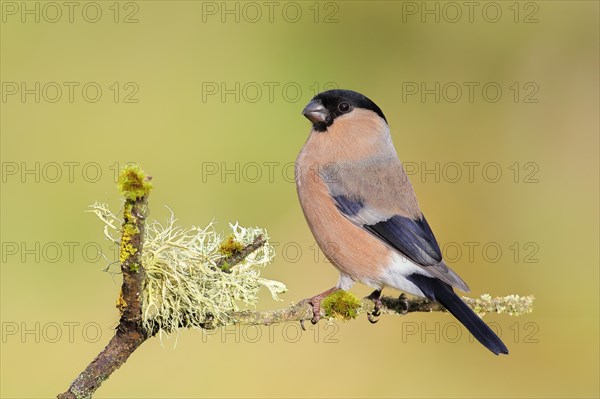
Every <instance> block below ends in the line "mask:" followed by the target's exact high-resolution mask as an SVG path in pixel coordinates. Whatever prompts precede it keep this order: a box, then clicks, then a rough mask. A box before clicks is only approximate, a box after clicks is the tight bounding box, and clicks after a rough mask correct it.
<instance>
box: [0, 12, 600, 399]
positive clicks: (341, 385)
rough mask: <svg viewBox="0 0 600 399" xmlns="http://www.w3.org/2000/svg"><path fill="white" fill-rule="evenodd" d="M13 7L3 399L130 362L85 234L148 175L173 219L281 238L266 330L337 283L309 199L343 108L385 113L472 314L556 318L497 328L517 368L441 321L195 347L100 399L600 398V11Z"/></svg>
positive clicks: (4, 65)
mask: <svg viewBox="0 0 600 399" xmlns="http://www.w3.org/2000/svg"><path fill="white" fill-rule="evenodd" d="M469 4H471V5H469ZM1 6H2V27H1V56H2V57H1V58H2V60H1V80H2V103H1V106H2V110H1V133H2V138H1V147H2V149H1V156H2V196H1V206H2V208H1V218H2V227H1V233H2V237H1V241H2V266H1V278H2V281H1V300H2V303H1V311H2V312H1V320H2V342H1V345H2V346H1V369H2V370H1V381H0V382H1V384H0V385H1V391H0V393H1V395H2V397H23V398H24V397H49V396H53V395H56V394H57V393H59V392H62V391H64V390H65V389H66V388H67V386H68V385H69V384H70V382H71V381H72V380H73V378H75V376H76V375H77V374H78V373H79V372H80V371H81V370H82V369H83V367H84V366H85V365H87V364H88V363H89V361H91V360H92V358H93V357H94V356H96V354H97V353H98V352H99V351H100V350H101V349H102V348H103V347H104V346H105V345H106V343H107V342H108V340H109V339H110V337H111V334H112V328H114V326H115V322H116V321H117V318H118V313H117V310H116V309H115V307H114V304H115V300H116V297H117V294H118V291H119V287H120V279H119V276H116V277H115V278H111V275H110V274H107V273H103V272H102V271H101V270H102V268H103V267H104V266H105V265H106V263H107V261H106V260H104V259H102V258H100V256H99V255H98V253H97V250H98V248H99V247H100V248H102V251H103V252H105V253H106V255H107V256H108V257H109V258H111V259H112V258H113V254H112V253H111V252H110V248H109V246H108V244H107V242H106V241H105V240H104V238H103V235H102V225H101V223H100V222H99V221H97V220H96V219H95V217H94V216H93V215H91V214H87V213H84V211H85V210H86V207H87V206H88V205H89V204H91V203H93V202H94V201H101V202H108V203H109V204H110V205H111V207H112V208H113V209H114V210H115V211H117V210H118V209H119V206H120V198H119V196H118V193H117V190H116V187H115V173H116V171H117V170H118V169H119V168H121V167H122V166H123V165H124V164H125V163H127V162H138V163H139V164H140V165H141V166H142V167H143V168H144V169H145V170H146V171H147V172H148V173H149V174H151V175H152V176H153V177H154V182H155V190H154V191H153V193H152V196H151V201H150V204H151V212H152V216H153V217H155V218H157V219H164V218H165V217H166V216H167V215H168V211H167V210H166V209H165V208H164V207H163V205H168V206H169V207H170V208H172V209H173V210H174V212H175V215H176V216H177V217H178V218H179V222H180V223H181V224H183V225H191V224H196V225H206V224H208V223H209V222H210V221H211V220H213V219H214V220H215V221H216V222H218V224H217V229H218V230H219V231H222V232H224V233H226V232H227V231H228V225H227V222H230V221H231V222H235V221H236V220H237V221H239V222H240V223H241V224H242V225H258V226H261V227H265V228H266V229H268V232H269V234H270V236H271V240H272V241H273V242H274V243H276V244H277V246H276V248H277V253H278V255H277V257H276V259H275V262H274V263H273V264H272V265H271V266H269V267H268V268H266V269H265V270H264V275H265V276H266V277H269V278H273V279H277V280H280V281H283V282H285V283H286V284H287V286H288V288H289V291H288V293H287V294H285V295H284V296H283V299H284V302H281V303H277V302H274V301H273V300H272V299H271V298H270V296H269V295H268V294H264V293H263V294H264V295H262V297H261V301H260V303H259V306H258V308H260V309H272V308H277V307H282V306H286V305H287V304H289V303H292V302H296V301H299V300H301V299H303V298H305V297H308V296H311V295H313V294H315V293H317V292H321V291H322V290H324V289H326V288H329V287H330V286H331V285H333V284H334V282H335V281H336V279H337V273H336V271H335V270H334V268H333V267H332V266H331V265H329V264H327V263H326V262H325V261H324V257H323V255H322V254H321V253H320V252H319V251H317V250H316V249H315V246H314V240H313V238H312V236H311V234H310V232H309V230H308V227H307V226H306V224H305V221H304V217H303V215H302V212H301V210H300V207H299V205H298V201H297V198H296V191H295V185H294V183H293V182H291V178H292V176H293V166H291V165H292V163H293V162H294V160H295V157H296V155H297V153H298V151H299V150H300V148H301V147H302V145H303V144H304V141H305V140H306V138H307V135H308V132H309V130H310V126H309V123H308V122H307V121H306V120H305V119H304V118H303V117H302V116H301V115H300V111H301V110H302V108H303V107H304V105H305V104H306V103H307V102H308V101H309V99H310V98H311V97H312V96H313V95H314V94H315V93H316V92H318V91H320V90H323V89H326V88H331V87H341V88H348V89H353V90H356V91H359V92H362V93H364V94H366V95H367V96H369V97H370V98H371V99H373V100H374V101H375V102H376V103H377V104H378V105H379V106H380V107H381V108H382V109H383V111H384V112H385V114H386V116H387V118H388V121H389V123H390V125H391V129H392V134H393V138H394V142H395V145H396V148H397V150H398V152H399V155H400V158H401V159H402V160H403V161H405V162H406V165H407V168H409V167H410V172H411V179H412V182H413V185H414V187H415V190H416V192H417V195H418V197H419V200H420V204H421V207H422V209H423V210H424V212H425V214H426V215H427V218H428V220H429V222H430V224H431V225H432V227H433V229H434V231H435V232H436V236H437V238H438V240H439V241H440V243H441V245H442V247H443V248H444V251H445V253H446V255H447V257H448V259H449V260H450V263H451V264H452V265H453V267H454V269H455V270H456V271H457V272H458V273H459V274H460V275H461V276H462V277H463V278H464V279H465V280H466V281H467V282H468V283H469V284H470V286H471V287H472V289H473V292H472V295H474V296H476V295H480V294H482V293H490V294H491V295H508V294H521V295H527V294H533V295H535V297H536V302H535V308H534V313H532V314H530V315H525V316H521V317H514V318H513V317H509V316H506V315H502V316H499V315H488V316H486V321H487V322H489V323H492V325H493V326H494V328H496V329H499V332H500V334H501V336H502V338H503V339H504V341H505V342H506V344H507V345H508V347H509V349H510V351H511V353H510V355H509V356H505V357H494V356H492V355H491V354H490V353H489V352H488V351H487V350H485V349H484V348H483V347H481V346H480V345H479V344H477V343H476V342H475V343H473V342H470V340H469V338H468V335H467V333H466V331H465V330H464V329H458V330H457V328H456V327H457V326H458V325H457V324H456V323H455V322H454V319H453V318H451V317H450V316H448V315H445V314H438V313H436V314H411V315H408V316H407V317H403V318H401V317H383V318H382V319H381V320H380V322H379V323H378V324H377V325H371V324H370V323H368V322H367V320H366V319H365V318H364V317H363V318H360V319H359V320H356V321H354V322H351V323H334V324H331V325H328V324H327V323H326V322H321V323H320V324H319V325H318V326H317V327H312V329H309V330H308V331H307V332H305V333H304V334H300V332H299V329H298V326H297V325H295V324H294V325H289V326H275V327H273V328H270V329H269V328H262V329H254V328H253V329H234V328H230V329H227V330H225V331H217V332H216V333H212V334H210V335H203V334H202V333H200V332H197V331H183V332H181V333H180V334H179V336H178V337H172V338H170V339H165V340H164V341H163V345H161V343H160V341H159V340H158V339H152V340H151V341H149V342H146V343H145V344H144V345H143V346H142V347H141V348H140V349H139V350H138V351H137V352H135V353H134V355H133V356H132V357H131V358H130V359H129V361H128V362H127V363H126V364H125V366H124V367H122V368H121V369H120V370H118V371H117V372H116V373H115V374H114V375H113V376H112V377H111V378H110V380H109V381H107V382H106V383H105V384H104V385H103V386H102V387H101V388H100V390H99V391H98V393H97V397H103V398H117V397H119V398H133V397H156V398H163V397H190V398H191V397H477V398H480V397H519V398H529V397H532V398H533V397H537V398H539V397H590V398H592V397H598V395H599V381H598V378H599V377H598V374H599V367H598V362H599V360H598V359H599V348H598V341H599V340H598V331H599V328H598V326H599V324H598V323H599V319H598V318H599V316H598V314H599V312H598V303H599V300H598V299H599V298H598V292H599V276H598V264H599V259H598V216H599V215H598V192H599V190H598V180H599V176H598V174H599V172H598V171H599V160H598V145H599V143H598V131H599V126H598V118H599V115H598V106H599V99H598V87H599V80H598V70H599V64H598V60H599V54H598V51H599V50H598V48H599V43H598V40H599V39H598V14H599V6H598V2H595V1H575V2H567V1H539V2H512V1H509V2H495V3H494V2H493V3H488V2H472V3H469V2H453V3H444V2H400V1H372V2H367V1H350V2H313V1H310V2H293V3H286V2H272V3H268V2H266V3H265V2H258V3H243V2H227V3H223V2H199V1H136V2H118V3H117V2H113V1H107V2H105V1H98V2H95V3H87V2H73V3H72V5H66V4H65V3H62V2H58V3H45V2H34V1H30V2H10V1H3V2H1ZM36 84H37V85H38V86H36ZM436 85H437V86H436ZM470 87H471V88H473V89H472V92H469V88H470ZM457 89H460V92H459V91H457ZM498 89H499V90H500V91H498ZM70 90H72V91H70ZM428 93H429V94H428ZM436 96H437V97H438V98H436ZM470 165H471V166H470ZM427 171H430V172H427ZM470 171H472V172H473V173H471V174H470V173H469V172H470ZM497 173H501V175H499V176H498V175H497ZM470 248H471V249H472V251H470V250H469V249H470ZM498 251H500V252H498ZM353 291H354V292H356V293H357V294H361V295H363V294H367V293H368V290H367V289H366V288H365V287H364V286H357V287H356V288H354V289H353ZM388 294H391V295H397V293H396V292H393V291H388ZM457 334H459V335H457ZM175 344H176V345H175ZM32 381H35V383H32Z"/></svg>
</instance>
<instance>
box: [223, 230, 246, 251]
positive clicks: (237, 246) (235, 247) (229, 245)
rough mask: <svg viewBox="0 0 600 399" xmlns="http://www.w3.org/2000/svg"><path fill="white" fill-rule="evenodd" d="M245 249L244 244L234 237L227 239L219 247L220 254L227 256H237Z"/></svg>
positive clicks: (230, 236)
mask: <svg viewBox="0 0 600 399" xmlns="http://www.w3.org/2000/svg"><path fill="white" fill-rule="evenodd" d="M242 249H244V246H243V245H242V243H240V242H238V241H236V240H235V238H234V237H233V235H229V236H227V238H226V239H225V240H224V241H223V242H222V243H221V245H219V252H220V253H221V254H223V255H225V256H231V255H235V254H237V253H240V252H241V251H242Z"/></svg>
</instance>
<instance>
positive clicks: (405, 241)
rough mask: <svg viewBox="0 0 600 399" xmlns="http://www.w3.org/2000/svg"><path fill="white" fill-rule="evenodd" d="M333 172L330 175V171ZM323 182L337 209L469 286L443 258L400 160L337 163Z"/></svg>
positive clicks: (436, 272)
mask: <svg viewBox="0 0 600 399" xmlns="http://www.w3.org/2000/svg"><path fill="white" fill-rule="evenodd" d="M329 176H332V174H331V173H330V174H329ZM333 176H335V179H334V180H331V181H329V182H327V181H326V182H325V183H326V184H327V186H328V188H329V192H330V195H331V197H332V199H333V200H334V202H335V204H336V206H337V208H338V209H339V211H340V212H341V213H342V214H343V215H344V216H346V217H347V218H348V219H349V220H350V221H352V222H353V223H354V224H356V225H358V226H360V227H361V228H363V229H365V230H366V231H368V232H369V233H371V234H373V235H374V236H376V237H377V238H379V239H380V240H382V241H384V242H385V243H387V244H388V245H390V246H391V247H393V248H395V249H396V250H398V251H399V252H400V253H401V254H403V255H404V256H406V257H407V258H409V259H410V260H412V261H413V262H414V263H415V264H416V265H418V266H421V267H422V268H423V269H424V270H426V271H427V272H429V273H430V274H431V275H433V276H435V277H437V278H439V279H440V280H442V281H444V282H445V283H447V284H450V285H452V286H454V287H457V288H459V289H461V290H463V291H469V287H468V286H467V284H466V283H465V282H464V281H463V280H462V279H461V278H460V277H459V276H458V275H457V274H456V273H454V272H453V271H452V270H451V269H450V268H448V266H447V265H446V264H445V263H444V261H443V259H442V253H441V251H440V247H439V245H438V243H437V240H436V239H435V236H434V234H433V232H432V230H431V228H430V227H429V223H427V220H426V219H425V216H424V215H423V214H422V213H421V211H420V209H419V208H418V205H417V203H416V198H415V195H414V191H413V189H412V186H411V185H410V182H408V178H407V176H406V174H405V173H404V170H403V169H402V166H401V165H400V163H399V161H398V163H397V164H395V163H394V162H393V160H392V161H390V160H387V161H386V162H379V163H374V162H371V163H369V164H366V165H365V164H362V165H360V164H359V165H358V167H357V165H356V164H353V165H344V164H339V165H336V171H335V174H334V175H333Z"/></svg>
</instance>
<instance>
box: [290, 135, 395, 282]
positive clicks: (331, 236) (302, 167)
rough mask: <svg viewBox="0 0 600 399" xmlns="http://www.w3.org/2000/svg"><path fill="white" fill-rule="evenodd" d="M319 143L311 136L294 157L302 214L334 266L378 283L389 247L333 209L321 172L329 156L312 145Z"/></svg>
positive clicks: (345, 272) (362, 280) (386, 261)
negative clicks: (296, 157) (295, 158)
mask: <svg viewBox="0 0 600 399" xmlns="http://www.w3.org/2000/svg"><path fill="white" fill-rule="evenodd" d="M314 134H320V133H313V135H314ZM313 138H316V139H317V140H312V139H313ZM319 144H320V143H319V140H318V137H311V138H310V139H309V141H308V142H307V143H306V145H305V147H304V148H303V150H302V151H301V152H300V155H299V156H298V159H297V160H296V186H297V190H298V197H299V199H300V205H301V206H302V210H303V211H304V216H305V217H306V220H307V222H308V225H309V227H310V229H311V231H312V233H313V235H314V236H315V239H316V241H317V243H318V244H319V247H320V248H321V250H322V251H323V252H324V254H325V256H327V258H328V259H329V260H330V261H331V263H333V265H334V266H335V267H336V268H338V269H339V270H340V271H341V272H342V273H344V274H347V275H349V276H350V277H352V278H353V279H354V280H357V281H361V282H363V283H365V284H367V285H371V286H374V287H379V285H380V280H379V277H380V276H381V275H382V274H383V265H387V264H389V258H390V248H389V247H387V246H386V245H385V244H384V243H383V242H382V241H380V240H379V239H377V238H375V237H374V236H372V235H371V234H369V233H368V232H366V231H365V230H363V229H361V228H360V227H358V226H356V225H355V224H353V223H352V222H351V221H349V220H348V219H347V218H346V217H345V216H343V215H342V214H341V213H340V211H339V210H338V209H337V207H336V205H335V203H334V201H333V199H332V198H331V196H330V195H329V190H328V188H327V185H326V184H325V182H324V181H323V174H322V173H321V172H322V170H323V168H324V167H326V165H327V164H328V163H331V162H333V159H332V158H329V157H328V156H326V155H325V154H326V152H323V151H322V150H323V148H322V147H321V148H319V149H317V148H315V146H319ZM313 150H314V151H313Z"/></svg>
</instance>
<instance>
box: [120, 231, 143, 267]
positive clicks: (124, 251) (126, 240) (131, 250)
mask: <svg viewBox="0 0 600 399" xmlns="http://www.w3.org/2000/svg"><path fill="white" fill-rule="evenodd" d="M139 232H140V230H139V229H138V228H137V227H136V226H135V225H134V224H133V223H131V222H126V223H125V224H124V225H123V227H122V228H121V250H120V252H119V261H120V262H121V264H124V263H125V262H127V260H128V259H129V257H130V256H132V255H135V254H136V253H137V249H136V248H135V247H134V246H133V244H132V243H131V240H132V238H133V236H134V235H136V234H139Z"/></svg>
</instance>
